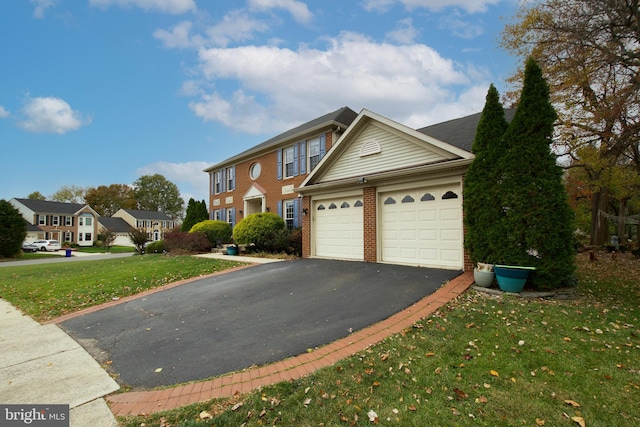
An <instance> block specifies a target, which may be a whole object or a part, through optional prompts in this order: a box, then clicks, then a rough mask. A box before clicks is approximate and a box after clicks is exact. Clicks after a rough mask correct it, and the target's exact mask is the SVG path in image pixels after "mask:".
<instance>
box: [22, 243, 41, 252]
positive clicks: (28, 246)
mask: <svg viewBox="0 0 640 427" xmlns="http://www.w3.org/2000/svg"><path fill="white" fill-rule="evenodd" d="M37 250H38V247H37V246H36V245H34V244H33V243H29V242H22V251H23V252H36V251H37Z"/></svg>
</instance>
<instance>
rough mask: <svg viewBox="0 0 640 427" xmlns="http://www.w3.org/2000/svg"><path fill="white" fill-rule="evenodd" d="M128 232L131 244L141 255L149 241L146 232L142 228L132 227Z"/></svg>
mask: <svg viewBox="0 0 640 427" xmlns="http://www.w3.org/2000/svg"><path fill="white" fill-rule="evenodd" d="M128 234H129V239H130V240H131V243H133V246H135V247H136V251H138V253H139V254H140V255H143V254H144V246H145V245H146V244H147V242H148V241H149V237H148V235H147V232H146V231H145V230H143V229H142V228H132V229H131V230H130V231H129V233H128Z"/></svg>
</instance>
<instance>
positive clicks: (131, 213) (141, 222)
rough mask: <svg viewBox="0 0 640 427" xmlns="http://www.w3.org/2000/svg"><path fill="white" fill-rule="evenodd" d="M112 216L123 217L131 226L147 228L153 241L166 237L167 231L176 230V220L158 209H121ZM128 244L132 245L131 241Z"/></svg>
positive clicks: (141, 228)
mask: <svg viewBox="0 0 640 427" xmlns="http://www.w3.org/2000/svg"><path fill="white" fill-rule="evenodd" d="M112 218H122V219H123V220H124V221H125V222H126V223H127V224H129V226H131V227H133V228H136V229H140V230H145V231H146V232H147V237H148V238H149V240H151V241H154V242H155V241H157V240H162V239H164V235H165V233H168V232H170V231H173V230H174V227H175V226H176V224H175V221H174V220H173V219H172V218H171V217H170V216H169V215H167V214H165V213H162V212H158V211H142V210H135V209H120V210H119V211H118V212H116V213H114V214H113V215H112ZM128 246H132V244H131V243H130V242H129V244H128Z"/></svg>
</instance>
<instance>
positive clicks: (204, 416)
mask: <svg viewBox="0 0 640 427" xmlns="http://www.w3.org/2000/svg"><path fill="white" fill-rule="evenodd" d="M211 418H213V415H211V414H210V413H208V412H207V411H202V412H200V419H201V420H209V419H211Z"/></svg>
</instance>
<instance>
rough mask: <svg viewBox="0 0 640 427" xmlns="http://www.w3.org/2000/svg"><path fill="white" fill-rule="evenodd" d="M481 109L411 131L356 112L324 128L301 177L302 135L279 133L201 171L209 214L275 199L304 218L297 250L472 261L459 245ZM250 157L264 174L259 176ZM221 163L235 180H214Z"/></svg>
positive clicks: (466, 264) (254, 207)
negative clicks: (322, 149)
mask: <svg viewBox="0 0 640 427" xmlns="http://www.w3.org/2000/svg"><path fill="white" fill-rule="evenodd" d="M349 111H351V110H349ZM334 114H335V113H334ZM508 115H509V116H512V112H508ZM480 116H481V113H477V114H474V115H470V116H467V117H462V118H459V119H455V120H450V121H447V122H444V123H440V124H436V125H433V126H428V127H425V128H421V129H417V130H415V129H412V128H409V127H407V126H404V125H402V124H400V123H397V122H394V121H392V120H390V119H388V118H386V117H383V116H381V115H379V114H376V113H373V112H371V111H368V110H362V111H361V112H360V114H358V115H357V117H355V118H354V119H353V120H351V121H350V122H349V126H348V127H347V128H346V129H344V128H340V132H337V130H338V129H337V128H336V131H333V132H331V133H327V134H326V135H327V137H328V136H331V144H330V146H327V147H326V149H327V153H326V155H324V156H322V157H321V159H320V160H319V161H318V162H317V165H316V164H314V167H309V166H310V164H309V163H306V164H305V165H304V167H305V169H304V172H305V175H303V176H302V177H301V176H300V175H299V173H298V175H295V179H292V178H294V177H292V176H290V175H294V173H293V171H296V170H297V171H298V172H300V169H299V167H300V164H298V166H297V167H298V169H295V168H296V166H295V162H296V161H298V162H300V159H302V157H301V156H300V153H301V151H300V150H301V148H300V147H304V145H302V144H301V143H300V142H302V141H306V142H307V144H308V140H304V139H303V138H300V137H297V136H296V135H295V134H296V132H294V130H292V131H289V132H286V133H285V134H283V135H290V137H276V138H274V139H273V140H269V141H267V143H268V142H271V144H272V145H269V144H267V143H263V144H261V145H258V146H256V147H254V148H253V149H250V150H248V151H246V152H245V153H242V154H240V155H238V156H236V157H233V158H231V159H230V160H227V161H225V162H222V163H221V164H219V165H216V166H214V167H212V168H210V169H207V170H206V171H207V172H209V173H210V174H211V189H212V194H211V204H210V206H211V214H212V216H215V217H216V218H218V219H227V220H228V218H229V217H228V215H229V214H231V215H232V214H233V212H232V211H228V210H229V209H234V208H235V209H239V210H242V211H243V212H244V213H246V214H249V213H253V212H259V211H264V210H268V208H269V207H272V206H273V204H275V205H276V206H277V209H278V213H279V214H280V215H281V216H282V217H283V218H284V219H285V221H287V224H290V223H292V224H293V225H294V226H296V225H300V226H302V236H303V237H302V238H303V242H302V244H303V247H302V251H303V257H314V258H331V259H345V260H357V261H366V262H383V263H392V264H404V265H415V266H426V267H437V268H446V269H454V270H462V269H465V270H467V269H471V268H472V266H471V263H470V260H469V259H468V257H466V256H465V253H464V248H463V235H464V230H463V222H462V218H463V212H462V185H463V179H464V174H465V171H466V169H467V167H468V166H469V164H471V162H472V161H473V158H474V156H473V154H472V153H471V146H472V144H473V140H474V137H475V132H476V128H477V125H478V122H479V120H480ZM324 117H327V116H324ZM508 118H510V117H508ZM310 123H312V122H310ZM303 126H304V125H303ZM296 129H297V128H296ZM336 137H338V138H336ZM292 145H293V146H294V147H295V146H296V145H297V147H298V151H295V149H294V150H293V154H294V156H293V160H292V159H291V157H289V156H287V155H286V154H284V150H286V149H287V148H288V147H290V146H292ZM307 146H308V145H307ZM260 147H262V149H261V148H260ZM251 153H256V154H255V156H252V155H251ZM296 153H297V155H298V157H296ZM305 153H306V152H305ZM296 159H298V160H296ZM305 159H306V161H307V162H308V161H309V160H308V156H307V157H305ZM256 164H257V165H259V167H260V169H261V171H262V173H265V172H266V173H267V177H269V179H271V181H267V182H266V183H265V182H264V181H262V180H260V179H259V178H260V176H262V175H260V174H255V173H254V172H255V171H254V169H253V167H254V165H256ZM234 167H235V169H234ZM228 168H231V171H232V174H233V175H232V176H233V177H234V182H233V183H230V182H229V185H232V187H228V186H227V187H224V186H223V185H219V184H218V182H219V180H222V181H224V177H228V176H229V175H228V174H227V175H224V171H225V170H229V169H228ZM287 168H289V169H287ZM216 174H220V175H219V176H217V175H216ZM274 176H275V177H276V178H275V179H274V178H273V177H274ZM267 177H264V178H263V179H267ZM274 184H275V185H274ZM226 188H233V189H234V190H232V191H231V192H229V191H225V190H226ZM238 197H240V198H241V200H237V198H238ZM254 200H258V202H255V201H254ZM280 206H282V208H281V207H280ZM291 210H293V213H291ZM225 214H226V215H227V216H223V215H225ZM296 214H299V217H298V218H297V220H296ZM218 216H219V217H218ZM229 222H232V223H234V222H235V221H229Z"/></svg>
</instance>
